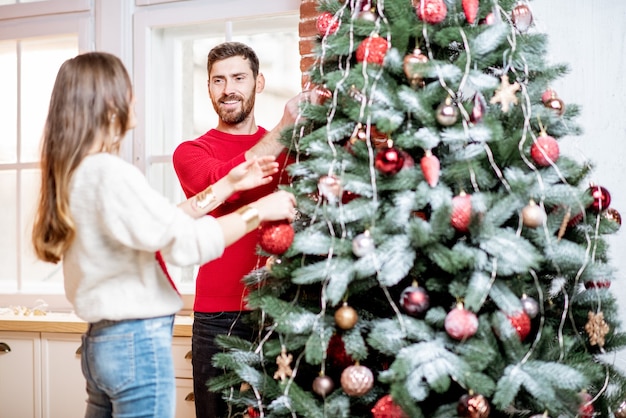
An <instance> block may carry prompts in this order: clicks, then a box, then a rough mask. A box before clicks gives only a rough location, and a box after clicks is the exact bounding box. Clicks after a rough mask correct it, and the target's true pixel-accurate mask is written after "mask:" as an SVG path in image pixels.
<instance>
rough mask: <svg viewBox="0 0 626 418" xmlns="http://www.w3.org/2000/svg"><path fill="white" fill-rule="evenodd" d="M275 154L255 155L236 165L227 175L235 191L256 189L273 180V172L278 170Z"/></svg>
mask: <svg viewBox="0 0 626 418" xmlns="http://www.w3.org/2000/svg"><path fill="white" fill-rule="evenodd" d="M275 160H276V158H275V157H274V156H270V155H268V156H263V157H254V158H252V159H250V160H248V161H245V162H243V163H241V164H239V165H238V166H236V167H234V168H233V169H232V170H230V172H229V173H228V174H227V175H226V180H228V182H229V183H230V185H231V186H232V188H233V190H234V191H236V192H237V191H242V190H249V189H254V188H255V187H259V186H263V185H264V184H268V183H269V182H271V181H272V174H274V173H276V172H277V171H278V163H277V162H276V161H275Z"/></svg>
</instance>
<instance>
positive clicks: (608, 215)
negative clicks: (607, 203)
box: [603, 208, 622, 226]
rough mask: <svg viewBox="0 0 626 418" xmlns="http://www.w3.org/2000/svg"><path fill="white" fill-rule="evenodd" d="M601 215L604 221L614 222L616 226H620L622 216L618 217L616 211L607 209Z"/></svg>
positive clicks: (618, 214)
mask: <svg viewBox="0 0 626 418" xmlns="http://www.w3.org/2000/svg"><path fill="white" fill-rule="evenodd" d="M603 214H604V218H605V219H607V220H609V221H611V222H615V223H616V224H617V225H618V226H621V225H622V215H620V213H619V212H618V211H617V209H614V208H608V209H607V210H605V211H604V212H603Z"/></svg>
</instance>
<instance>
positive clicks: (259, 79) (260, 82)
mask: <svg viewBox="0 0 626 418" xmlns="http://www.w3.org/2000/svg"><path fill="white" fill-rule="evenodd" d="M264 88H265V76H264V75H263V73H259V74H258V75H257V76H256V92H257V93H261V92H262V91H263V89H264Z"/></svg>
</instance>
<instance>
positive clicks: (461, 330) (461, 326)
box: [444, 303, 478, 340]
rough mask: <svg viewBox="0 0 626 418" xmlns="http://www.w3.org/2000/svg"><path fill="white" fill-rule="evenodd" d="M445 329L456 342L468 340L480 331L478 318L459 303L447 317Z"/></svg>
mask: <svg viewBox="0 0 626 418" xmlns="http://www.w3.org/2000/svg"><path fill="white" fill-rule="evenodd" d="M444 327H445V329H446V332H447V333H448V335H449V336H450V337H452V338H454V339H455V340H466V339H468V338H470V337H471V336H473V335H474V334H476V331H478V317H477V316H476V314H475V313H474V312H472V311H468V310H467V309H465V308H464V307H463V304H462V303H459V304H457V306H456V308H454V309H452V310H451V311H450V312H448V314H447V315H446V319H445V321H444Z"/></svg>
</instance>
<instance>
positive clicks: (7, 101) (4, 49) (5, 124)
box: [0, 41, 17, 164]
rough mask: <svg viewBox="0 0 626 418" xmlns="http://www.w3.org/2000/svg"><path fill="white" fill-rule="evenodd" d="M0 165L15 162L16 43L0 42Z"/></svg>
mask: <svg viewBox="0 0 626 418" xmlns="http://www.w3.org/2000/svg"><path fill="white" fill-rule="evenodd" d="M0 91H1V92H2V94H0V126H2V140H1V141H0V164H1V163H15V162H16V161H17V106H16V105H15V104H16V103H17V42H15V41H0Z"/></svg>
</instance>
